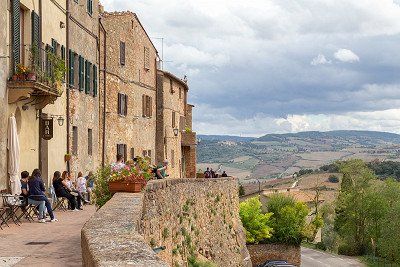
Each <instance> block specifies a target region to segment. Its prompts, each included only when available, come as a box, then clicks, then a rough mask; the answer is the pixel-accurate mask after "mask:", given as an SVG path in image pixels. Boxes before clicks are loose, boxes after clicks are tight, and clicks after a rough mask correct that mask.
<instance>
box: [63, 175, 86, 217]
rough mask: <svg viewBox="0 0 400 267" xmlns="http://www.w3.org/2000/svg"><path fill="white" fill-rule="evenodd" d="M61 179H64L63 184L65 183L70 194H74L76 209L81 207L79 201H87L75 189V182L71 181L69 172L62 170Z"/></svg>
mask: <svg viewBox="0 0 400 267" xmlns="http://www.w3.org/2000/svg"><path fill="white" fill-rule="evenodd" d="M62 179H63V181H65V184H66V186H67V189H68V190H69V192H70V193H71V194H72V195H74V196H76V200H77V202H78V209H82V208H81V207H82V206H81V203H82V202H84V203H88V201H86V200H85V199H84V198H83V196H82V194H81V193H80V192H79V191H78V190H76V188H75V182H73V181H72V179H71V174H70V173H69V172H67V171H64V172H63V174H62Z"/></svg>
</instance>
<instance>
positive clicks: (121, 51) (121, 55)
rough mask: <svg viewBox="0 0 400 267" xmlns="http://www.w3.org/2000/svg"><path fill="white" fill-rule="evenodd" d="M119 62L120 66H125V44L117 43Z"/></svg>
mask: <svg viewBox="0 0 400 267" xmlns="http://www.w3.org/2000/svg"><path fill="white" fill-rule="evenodd" d="M119 61H120V64H121V65H125V43H124V42H122V41H120V42H119Z"/></svg>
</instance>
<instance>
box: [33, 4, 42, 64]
mask: <svg viewBox="0 0 400 267" xmlns="http://www.w3.org/2000/svg"><path fill="white" fill-rule="evenodd" d="M31 18H32V21H31V24H32V40H31V42H32V51H31V53H32V55H31V56H32V63H33V67H34V69H35V70H39V69H40V65H41V64H40V57H41V55H40V19H39V15H38V14H36V13H35V12H33V11H32V13H31Z"/></svg>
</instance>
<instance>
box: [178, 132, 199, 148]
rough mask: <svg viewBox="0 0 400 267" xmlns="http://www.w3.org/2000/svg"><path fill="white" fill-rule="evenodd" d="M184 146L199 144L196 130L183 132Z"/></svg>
mask: <svg viewBox="0 0 400 267" xmlns="http://www.w3.org/2000/svg"><path fill="white" fill-rule="evenodd" d="M181 143H182V146H195V145H197V139H196V133H195V132H182V141H181Z"/></svg>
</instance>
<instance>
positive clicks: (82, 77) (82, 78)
mask: <svg viewBox="0 0 400 267" xmlns="http://www.w3.org/2000/svg"><path fill="white" fill-rule="evenodd" d="M78 61H79V62H78V65H79V71H78V75H79V91H83V88H85V84H84V81H85V72H84V71H85V66H84V62H85V60H84V58H83V57H82V56H79V60H78Z"/></svg>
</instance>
